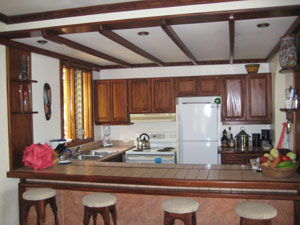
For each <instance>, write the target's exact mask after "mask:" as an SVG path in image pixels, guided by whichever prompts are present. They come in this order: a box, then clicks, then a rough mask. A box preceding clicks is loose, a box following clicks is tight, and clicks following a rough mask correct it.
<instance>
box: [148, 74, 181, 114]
mask: <svg viewBox="0 0 300 225" xmlns="http://www.w3.org/2000/svg"><path fill="white" fill-rule="evenodd" d="M151 89H152V112H156V113H160V112H161V113H164V112H166V113H172V112H175V91H174V79H173V78H153V79H151Z"/></svg>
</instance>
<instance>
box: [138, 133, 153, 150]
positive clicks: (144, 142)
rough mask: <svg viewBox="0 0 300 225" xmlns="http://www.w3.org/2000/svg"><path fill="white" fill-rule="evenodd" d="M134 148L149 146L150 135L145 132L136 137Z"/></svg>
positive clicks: (146, 147)
mask: <svg viewBox="0 0 300 225" xmlns="http://www.w3.org/2000/svg"><path fill="white" fill-rule="evenodd" d="M146 138H147V139H146ZM136 146H137V147H136V148H137V149H139V150H143V149H149V148H150V137H149V135H148V134H146V133H142V134H141V135H140V138H136Z"/></svg>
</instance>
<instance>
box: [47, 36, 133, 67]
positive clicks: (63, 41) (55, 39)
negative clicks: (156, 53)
mask: <svg viewBox="0 0 300 225" xmlns="http://www.w3.org/2000/svg"><path fill="white" fill-rule="evenodd" d="M43 37H44V38H45V39H47V40H50V41H53V42H56V43H58V44H61V45H66V46H68V47H70V48H73V49H76V50H79V51H82V52H85V53H87V54H90V55H93V56H96V57H98V58H102V59H105V60H108V61H110V62H114V63H117V64H120V65H122V66H124V67H131V65H130V64H129V63H127V62H125V61H123V60H120V59H117V58H115V57H112V56H109V55H107V54H105V53H103V52H100V51H96V50H95V49H92V48H89V47H87V46H85V45H82V44H79V43H77V42H75V41H71V40H69V39H67V38H64V37H60V36H58V35H55V34H53V33H51V32H49V31H43Z"/></svg>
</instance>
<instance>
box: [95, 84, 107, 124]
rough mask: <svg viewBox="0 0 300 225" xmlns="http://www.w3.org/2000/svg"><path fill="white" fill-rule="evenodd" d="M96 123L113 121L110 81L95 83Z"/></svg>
mask: <svg viewBox="0 0 300 225" xmlns="http://www.w3.org/2000/svg"><path fill="white" fill-rule="evenodd" d="M94 95H95V122H96V123H97V122H110V120H111V111H110V109H111V102H110V100H111V92H110V81H109V80H97V81H95V82H94Z"/></svg>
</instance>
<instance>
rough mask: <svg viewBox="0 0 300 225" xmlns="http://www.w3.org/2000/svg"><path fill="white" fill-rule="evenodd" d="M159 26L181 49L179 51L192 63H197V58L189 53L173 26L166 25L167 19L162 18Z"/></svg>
mask: <svg viewBox="0 0 300 225" xmlns="http://www.w3.org/2000/svg"><path fill="white" fill-rule="evenodd" d="M161 28H162V29H163V31H164V32H165V33H166V34H167V35H168V36H169V37H170V38H171V40H172V41H173V42H174V43H175V44H176V45H177V46H178V48H180V49H181V51H182V52H183V53H184V54H185V55H186V56H187V57H188V58H189V59H190V60H191V61H192V63H193V64H194V65H197V59H196V58H195V56H194V55H193V54H192V53H191V51H190V50H189V49H188V48H187V47H186V45H185V44H184V43H183V41H182V40H181V39H180V38H179V36H178V35H177V34H176V32H175V31H174V30H173V28H172V27H171V26H170V25H168V23H167V21H165V20H163V21H162V23H161Z"/></svg>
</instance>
